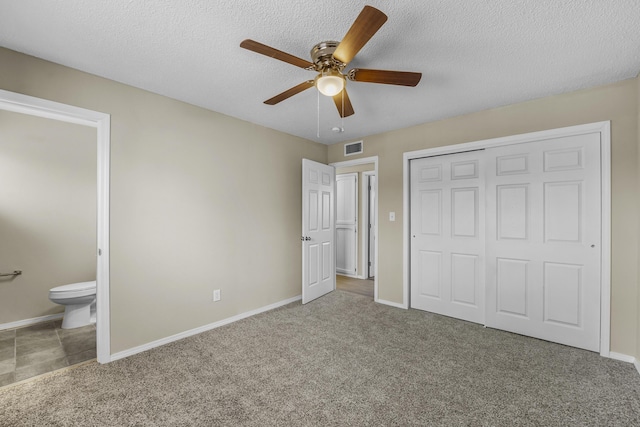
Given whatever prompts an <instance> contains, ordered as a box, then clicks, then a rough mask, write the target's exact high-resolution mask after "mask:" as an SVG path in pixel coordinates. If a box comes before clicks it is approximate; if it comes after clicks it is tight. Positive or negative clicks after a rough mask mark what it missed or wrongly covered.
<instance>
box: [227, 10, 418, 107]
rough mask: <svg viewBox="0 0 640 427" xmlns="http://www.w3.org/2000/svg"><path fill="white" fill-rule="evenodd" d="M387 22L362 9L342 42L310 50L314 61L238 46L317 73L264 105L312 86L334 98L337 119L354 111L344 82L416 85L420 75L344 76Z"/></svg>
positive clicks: (357, 71) (361, 72)
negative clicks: (348, 65) (337, 114)
mask: <svg viewBox="0 0 640 427" xmlns="http://www.w3.org/2000/svg"><path fill="white" fill-rule="evenodd" d="M386 21H387V15H385V14H384V13H382V12H381V11H379V10H378V9H376V8H374V7H371V6H365V7H364V9H362V12H360V15H358V17H357V18H356V20H355V21H354V23H353V24H352V25H351V28H349V31H347V34H346V35H345V36H344V38H343V39H342V41H341V42H336V41H324V42H320V43H318V44H316V45H315V46H314V47H313V48H312V49H311V60H312V61H313V62H309V61H306V60H304V59H301V58H298V57H297V56H293V55H290V54H288V53H286V52H283V51H281V50H278V49H274V48H272V47H270V46H267V45H265V44H262V43H259V42H257V41H254V40H249V39H247V40H244V41H243V42H242V43H240V47H242V48H244V49H248V50H251V51H253V52H256V53H260V54H262V55H266V56H268V57H271V58H275V59H278V60H280V61H284V62H288V63H289V64H292V65H295V66H296V67H300V68H304V69H305V70H310V71H316V72H318V73H319V74H318V75H317V76H316V78H315V79H314V80H307V81H306V82H303V83H300V84H299V85H297V86H294V87H292V88H291V89H288V90H286V91H284V92H282V93H280V94H278V95H276V96H274V97H273V98H270V99H267V100H266V101H264V103H265V104H268V105H275V104H277V103H279V102H282V101H284V100H285V99H288V98H290V97H292V96H293V95H296V94H298V93H300V92H302V91H304V90H306V89H309V88H311V87H313V86H315V87H316V88H317V89H318V91H319V92H320V93H322V94H323V95H326V96H331V97H333V100H334V102H335V104H336V107H337V109H338V113H339V114H340V117H348V116H350V115H352V114H353V113H354V111H353V106H352V105H351V101H350V100H349V95H348V94H347V89H346V87H345V86H346V79H348V80H351V81H354V82H366V83H383V84H390V85H400V86H416V85H417V84H418V82H420V78H421V77H422V73H412V72H407V71H387V70H370V69H364V68H352V69H351V70H349V71H348V72H347V73H343V71H344V69H345V67H346V66H347V64H349V62H351V60H352V59H353V58H354V57H355V56H356V54H357V53H358V52H359V51H360V49H362V47H363V46H364V45H365V44H366V43H367V42H368V41H369V39H370V38H371V37H373V35H374V34H375V33H376V32H377V31H378V30H379V29H380V27H382V25H383V24H384V23H385V22H386Z"/></svg>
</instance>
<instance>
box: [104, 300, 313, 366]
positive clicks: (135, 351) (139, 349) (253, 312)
mask: <svg viewBox="0 0 640 427" xmlns="http://www.w3.org/2000/svg"><path fill="white" fill-rule="evenodd" d="M301 299H302V295H298V296H296V297H293V298H289V299H286V300H283V301H278V302H276V303H273V304H271V305H267V306H264V307H260V308H257V309H255V310H251V311H247V312H245V313H241V314H238V315H235V316H232V317H228V318H226V319H222V320H219V321H217V322H214V323H210V324H208V325H204V326H200V327H198V328H195V329H190V330H188V331H184V332H180V333H179V334H175V335H171V336H169V337H166V338H161V339H159V340H155V341H152V342H150V343H147V344H143V345H140V346H137V347H133V348H130V349H128V350H123V351H119V352H117V353H114V354H112V355H111V358H110V359H109V361H110V362H113V361H115V360H118V359H123V358H125V357H129V356H133V355H134V354H138V353H142V352H143V351H147V350H151V349H152V348H156V347H160V346H162V345H165V344H169V343H171V342H174V341H178V340H181V339H183V338H187V337H190V336H192V335H197V334H201V333H202V332H206V331H210V330H211V329H215V328H219V327H220V326H224V325H228V324H229V323H233V322H237V321H238V320H242V319H246V318H247V317H251V316H255V315H256V314H260V313H264V312H265V311H269V310H273V309H274V308H278V307H282V306H283V305H287V304H291V303H292V302H296V301H300V300H301Z"/></svg>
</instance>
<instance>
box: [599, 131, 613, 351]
mask: <svg viewBox="0 0 640 427" xmlns="http://www.w3.org/2000/svg"><path fill="white" fill-rule="evenodd" d="M600 125H601V130H600V179H601V183H600V185H601V186H602V188H601V191H602V200H601V209H602V213H601V217H602V219H601V221H602V235H601V249H602V252H601V257H602V264H601V266H600V268H601V273H600V286H601V288H600V355H601V356H604V357H607V356H608V355H609V350H610V345H611V344H610V343H611V122H609V121H606V122H600Z"/></svg>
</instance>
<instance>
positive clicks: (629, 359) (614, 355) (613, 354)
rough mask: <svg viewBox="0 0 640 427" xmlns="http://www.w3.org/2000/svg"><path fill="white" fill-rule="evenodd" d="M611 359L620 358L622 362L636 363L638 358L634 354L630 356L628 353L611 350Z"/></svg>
mask: <svg viewBox="0 0 640 427" xmlns="http://www.w3.org/2000/svg"><path fill="white" fill-rule="evenodd" d="M608 357H609V359H614V360H619V361H621V362H627V363H633V364H635V363H636V358H635V357H633V356H628V355H626V354H622V353H616V352H615V351H611V352H609V356H608Z"/></svg>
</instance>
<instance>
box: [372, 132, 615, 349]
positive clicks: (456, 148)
mask: <svg viewBox="0 0 640 427" xmlns="http://www.w3.org/2000/svg"><path fill="white" fill-rule="evenodd" d="M597 132H599V133H600V156H601V157H600V165H601V169H600V173H601V176H600V179H601V200H600V201H601V209H602V212H601V213H602V230H601V233H602V243H601V244H602V251H601V256H602V258H601V269H600V271H601V273H600V355H601V356H603V357H610V338H611V331H610V327H611V121H603V122H596V123H588V124H584V125H577V126H568V127H564V128H558V129H549V130H544V131H539V132H531V133H525V134H519V135H511V136H506V137H499V138H492V139H485V140H480V141H474V142H467V143H462V144H454V145H445V146H441V147H435V148H427V149H423V150H416V151H409V152H405V153H403V156H402V168H403V171H402V175H403V182H402V199H403V201H402V207H403V230H402V252H403V254H402V264H403V266H402V269H403V272H402V276H403V277H402V281H403V302H402V305H403V308H407V309H408V308H409V295H410V286H411V283H410V272H411V270H410V255H411V246H410V245H411V240H410V238H409V235H410V218H411V216H410V211H409V209H410V203H409V199H410V194H411V193H410V188H409V187H410V175H409V162H410V161H411V160H413V159H419V158H421V157H430V156H436V155H443V154H454V153H460V152H464V151H471V150H479V149H484V148H491V147H500V146H503V145H514V144H525V143H527V142H534V141H540V140H545V139H554V138H560V137H565V136H576V135H584V134H587V133H597ZM376 250H377V248H376Z"/></svg>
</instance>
